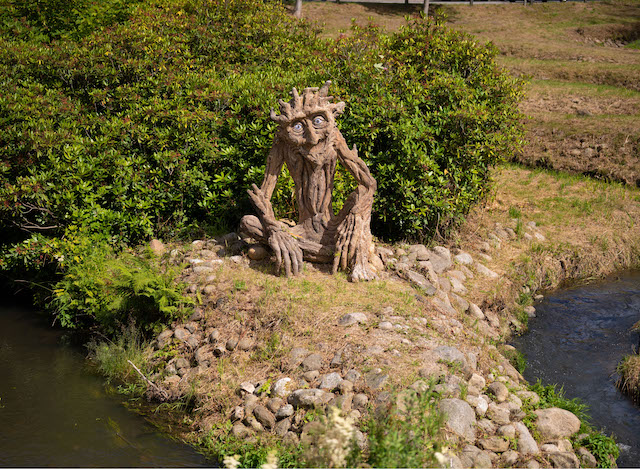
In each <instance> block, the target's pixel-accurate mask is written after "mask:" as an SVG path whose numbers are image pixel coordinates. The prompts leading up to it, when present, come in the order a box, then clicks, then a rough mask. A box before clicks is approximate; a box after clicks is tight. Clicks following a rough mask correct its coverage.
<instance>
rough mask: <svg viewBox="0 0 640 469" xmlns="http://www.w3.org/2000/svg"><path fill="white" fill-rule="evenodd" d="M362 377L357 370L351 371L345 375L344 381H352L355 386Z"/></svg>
mask: <svg viewBox="0 0 640 469" xmlns="http://www.w3.org/2000/svg"><path fill="white" fill-rule="evenodd" d="M360 376H361V375H360V373H359V372H357V371H356V370H349V371H347V373H346V374H345V375H344V379H346V380H348V381H351V382H352V383H354V384H355V383H356V382H357V381H358V380H359V379H360Z"/></svg>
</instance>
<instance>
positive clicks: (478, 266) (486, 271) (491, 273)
mask: <svg viewBox="0 0 640 469" xmlns="http://www.w3.org/2000/svg"><path fill="white" fill-rule="evenodd" d="M475 267H476V272H478V273H479V274H481V275H484V276H485V277H488V278H491V279H496V278H498V277H499V275H498V274H496V273H495V272H494V271H493V270H491V269H489V268H488V267H485V266H484V265H482V264H479V263H477V262H476V263H475Z"/></svg>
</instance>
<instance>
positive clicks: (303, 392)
mask: <svg viewBox="0 0 640 469" xmlns="http://www.w3.org/2000/svg"><path fill="white" fill-rule="evenodd" d="M333 397H334V396H333V394H332V393H329V392H326V391H324V390H322V389H298V390H297V391H293V392H292V393H291V394H290V395H289V398H288V399H287V400H288V402H289V404H291V405H292V406H293V407H304V408H314V407H320V406H323V405H325V404H327V403H328V402H329V401H330V400H331V399H333Z"/></svg>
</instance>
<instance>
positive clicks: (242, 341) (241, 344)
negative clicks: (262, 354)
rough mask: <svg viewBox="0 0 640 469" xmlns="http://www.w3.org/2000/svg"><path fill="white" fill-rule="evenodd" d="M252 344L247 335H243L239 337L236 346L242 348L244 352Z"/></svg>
mask: <svg viewBox="0 0 640 469" xmlns="http://www.w3.org/2000/svg"><path fill="white" fill-rule="evenodd" d="M252 346H253V341H252V340H251V339H250V338H249V337H243V338H242V339H240V342H238V348H239V349H240V350H244V351H245V352H246V351H247V350H250V349H251V347H252Z"/></svg>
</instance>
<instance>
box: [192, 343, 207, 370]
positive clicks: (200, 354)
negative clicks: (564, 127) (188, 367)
mask: <svg viewBox="0 0 640 469" xmlns="http://www.w3.org/2000/svg"><path fill="white" fill-rule="evenodd" d="M193 356H194V358H195V359H196V362H198V365H200V366H209V363H210V362H211V353H209V346H204V347H200V348H199V349H198V350H196V353H195V354H194V355H193Z"/></svg>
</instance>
